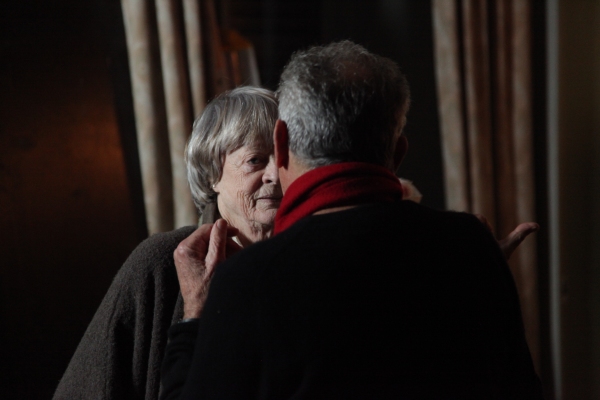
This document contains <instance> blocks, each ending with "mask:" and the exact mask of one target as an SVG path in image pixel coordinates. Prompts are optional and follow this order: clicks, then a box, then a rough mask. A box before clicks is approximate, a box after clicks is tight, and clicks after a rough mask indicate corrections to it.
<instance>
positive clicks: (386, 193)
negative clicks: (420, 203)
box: [275, 162, 402, 234]
mask: <svg viewBox="0 0 600 400" xmlns="http://www.w3.org/2000/svg"><path fill="white" fill-rule="evenodd" d="M399 200H402V185H401V184H400V181H399V180H398V178H397V177H396V176H395V175H394V174H393V173H392V172H391V171H390V170H389V169H387V168H384V167H380V166H377V165H374V164H367V163H361V162H346V163H339V164H333V165H328V166H325V167H320V168H316V169H313V170H311V171H309V172H307V173H305V174H303V175H302V176H300V177H299V178H297V179H296V180H295V181H294V182H292V184H291V185H290V186H289V187H288V189H287V191H286V192H285V195H284V196H283V200H282V201H281V206H280V207H279V210H278V211H277V215H276V216H275V234H278V233H279V232H282V231H284V230H286V229H287V228H289V227H290V226H292V225H293V224H295V223H296V222H298V221H299V220H300V219H302V218H304V217H307V216H309V215H312V214H314V213H315V212H317V211H319V210H324V209H326V208H333V207H343V206H354V205H359V204H369V203H380V202H393V201H399Z"/></svg>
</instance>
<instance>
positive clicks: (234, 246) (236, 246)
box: [226, 237, 243, 258]
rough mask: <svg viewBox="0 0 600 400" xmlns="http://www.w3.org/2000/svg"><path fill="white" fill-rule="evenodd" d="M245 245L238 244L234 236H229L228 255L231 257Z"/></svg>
mask: <svg viewBox="0 0 600 400" xmlns="http://www.w3.org/2000/svg"><path fill="white" fill-rule="evenodd" d="M242 249H243V247H242V246H240V245H239V244H237V243H236V242H235V241H234V240H233V239H232V238H229V237H228V238H227V248H226V257H227V258H229V257H231V256H232V255H234V254H235V253H237V252H238V251H240V250H242Z"/></svg>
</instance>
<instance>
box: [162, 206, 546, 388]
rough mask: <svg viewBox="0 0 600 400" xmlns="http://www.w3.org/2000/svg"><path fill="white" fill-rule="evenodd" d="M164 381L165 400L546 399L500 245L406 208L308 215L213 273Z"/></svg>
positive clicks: (437, 215) (453, 219)
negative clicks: (198, 311)
mask: <svg viewBox="0 0 600 400" xmlns="http://www.w3.org/2000/svg"><path fill="white" fill-rule="evenodd" d="M196 329H197V331H198V333H197V334H196ZM162 383H163V389H164V391H163V396H162V398H164V399H174V398H184V399H196V398H198V399H288V398H289V399H371V398H377V399H388V398H389V399H392V398H393V399H402V398H408V399H413V398H419V399H449V398H455V399H488V398H489V399H491V398H494V399H495V398H502V399H536V398H541V394H540V393H541V391H540V385H539V380H538V378H537V376H536V375H535V372H534V370H533V365H532V362H531V357H530V354H529V350H528V347H527V344H526V342H525V336H524V331H523V326H522V320H521V313H520V307H519V300H518V296H517V292H516V288H515V285H514V281H513V278H512V276H511V274H510V271H509V269H508V266H507V264H506V262H505V260H504V258H503V256H502V254H501V252H500V249H499V248H498V245H497V243H496V241H495V239H494V238H493V237H492V235H491V234H490V232H488V231H487V230H486V229H485V228H484V227H483V226H482V224H481V223H480V222H479V221H478V220H477V219H476V218H475V217H473V216H472V215H468V214H462V213H452V212H440V211H434V210H431V209H428V208H426V207H423V206H420V205H417V204H414V203H412V202H407V201H402V202H399V203H395V204H376V205H369V206H362V207H357V208H354V209H350V210H347V211H342V212H336V213H331V214H324V215H317V216H311V217H307V218H305V219H303V220H301V221H299V222H298V223H296V224H295V225H294V226H293V227H292V228H290V229H289V230H287V231H285V232H283V233H281V234H279V235H277V236H276V237H274V238H272V239H270V240H268V241H266V242H262V243H258V244H255V245H253V246H251V247H249V248H248V249H246V250H244V251H242V252H240V253H238V254H237V255H236V256H234V257H232V258H231V259H230V260H228V261H227V262H225V263H224V264H223V265H221V266H219V267H218V268H217V272H216V273H215V276H214V278H213V282H212V284H211V288H210V292H209V296H208V300H207V303H206V306H205V309H204V312H203V314H202V318H201V320H200V322H199V325H198V326H197V327H194V325H193V324H191V325H185V324H184V325H181V324H179V325H176V326H175V327H173V328H171V332H170V344H169V345H168V347H167V353H166V356H165V361H164V364H163V380H162Z"/></svg>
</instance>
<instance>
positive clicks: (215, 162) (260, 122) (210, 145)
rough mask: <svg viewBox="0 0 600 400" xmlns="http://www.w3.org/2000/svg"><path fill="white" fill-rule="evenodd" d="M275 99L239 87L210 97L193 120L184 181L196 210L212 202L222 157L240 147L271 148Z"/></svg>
mask: <svg viewBox="0 0 600 400" xmlns="http://www.w3.org/2000/svg"><path fill="white" fill-rule="evenodd" d="M277 115H278V114H277V99H276V97H275V94H274V93H273V92H271V91H270V90H267V89H261V88H257V87H251V86H243V87H239V88H236V89H233V90H231V91H229V92H225V93H223V94H221V95H219V96H217V97H216V98H215V99H213V100H212V101H211V102H210V103H208V105H207V106H206V108H205V109H204V112H203V113H202V115H201V116H200V117H198V118H197V119H196V121H195V122H194V126H193V129H192V136H191V137H190V140H189V141H188V144H187V146H186V149H185V162H186V165H187V175H188V183H189V185H190V189H191V192H192V197H193V198H194V203H195V204H196V207H197V208H198V210H199V211H200V212H202V211H203V210H204V207H205V205H206V204H208V203H212V202H215V201H216V198H217V194H216V193H215V191H214V190H213V187H212V186H213V185H215V184H216V183H217V182H219V180H220V179H221V176H222V174H223V163H224V161H225V156H226V155H227V154H230V153H232V152H234V151H236V150H237V149H239V148H240V147H242V146H258V147H260V148H263V149H265V150H267V151H272V150H273V127H274V126H275V121H276V120H277Z"/></svg>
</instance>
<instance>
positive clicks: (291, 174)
mask: <svg viewBox="0 0 600 400" xmlns="http://www.w3.org/2000/svg"><path fill="white" fill-rule="evenodd" d="M288 160H289V161H288V164H287V166H286V167H285V168H284V167H281V168H279V182H280V183H281V188H282V190H283V194H284V195H285V192H286V190H287V188H288V187H290V185H291V184H292V183H294V181H295V180H296V179H298V178H299V177H301V176H302V175H304V174H305V173H307V172H308V171H310V170H311V168H309V167H307V166H306V165H304V164H303V163H302V162H300V160H298V157H296V156H295V155H294V154H293V153H292V152H289V158H288Z"/></svg>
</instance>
